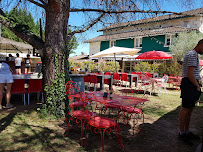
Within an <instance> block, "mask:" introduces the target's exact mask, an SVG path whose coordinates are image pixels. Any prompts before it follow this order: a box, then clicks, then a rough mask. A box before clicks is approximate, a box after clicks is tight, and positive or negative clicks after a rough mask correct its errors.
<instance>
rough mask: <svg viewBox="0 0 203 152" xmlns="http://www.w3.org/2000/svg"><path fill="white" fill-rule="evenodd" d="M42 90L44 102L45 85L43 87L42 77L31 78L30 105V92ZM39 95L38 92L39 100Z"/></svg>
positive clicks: (29, 89)
mask: <svg viewBox="0 0 203 152" xmlns="http://www.w3.org/2000/svg"><path fill="white" fill-rule="evenodd" d="M34 92H37V93H38V92H39V93H40V92H41V93H42V102H44V98H43V87H42V79H30V80H29V87H28V105H29V104H30V93H34ZM39 95H40V94H37V100H38V101H39Z"/></svg>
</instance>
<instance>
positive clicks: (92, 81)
mask: <svg viewBox="0 0 203 152" xmlns="http://www.w3.org/2000/svg"><path fill="white" fill-rule="evenodd" d="M90 83H95V84H96V83H97V75H96V74H90Z"/></svg>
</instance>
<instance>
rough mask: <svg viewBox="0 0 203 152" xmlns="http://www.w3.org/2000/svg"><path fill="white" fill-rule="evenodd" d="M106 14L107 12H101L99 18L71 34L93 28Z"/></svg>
mask: <svg viewBox="0 0 203 152" xmlns="http://www.w3.org/2000/svg"><path fill="white" fill-rule="evenodd" d="M104 15H105V13H103V14H101V15H100V16H99V17H98V18H97V19H95V20H94V21H92V23H91V24H89V25H88V26H87V27H86V28H84V29H81V30H75V31H73V32H71V33H70V34H69V35H71V36H73V35H74V34H75V33H83V32H85V31H87V30H88V29H89V28H91V27H92V26H93V25H95V24H96V23H97V22H98V21H99V20H100V19H101V18H102V17H103V16H104Z"/></svg>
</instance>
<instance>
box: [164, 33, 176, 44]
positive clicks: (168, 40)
mask: <svg viewBox="0 0 203 152" xmlns="http://www.w3.org/2000/svg"><path fill="white" fill-rule="evenodd" d="M174 37H175V35H166V36H165V46H170V45H172V43H173V38H174Z"/></svg>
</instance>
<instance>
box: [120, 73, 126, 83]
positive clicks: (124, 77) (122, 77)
mask: <svg viewBox="0 0 203 152" xmlns="http://www.w3.org/2000/svg"><path fill="white" fill-rule="evenodd" d="M121 81H128V74H127V73H121Z"/></svg>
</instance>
